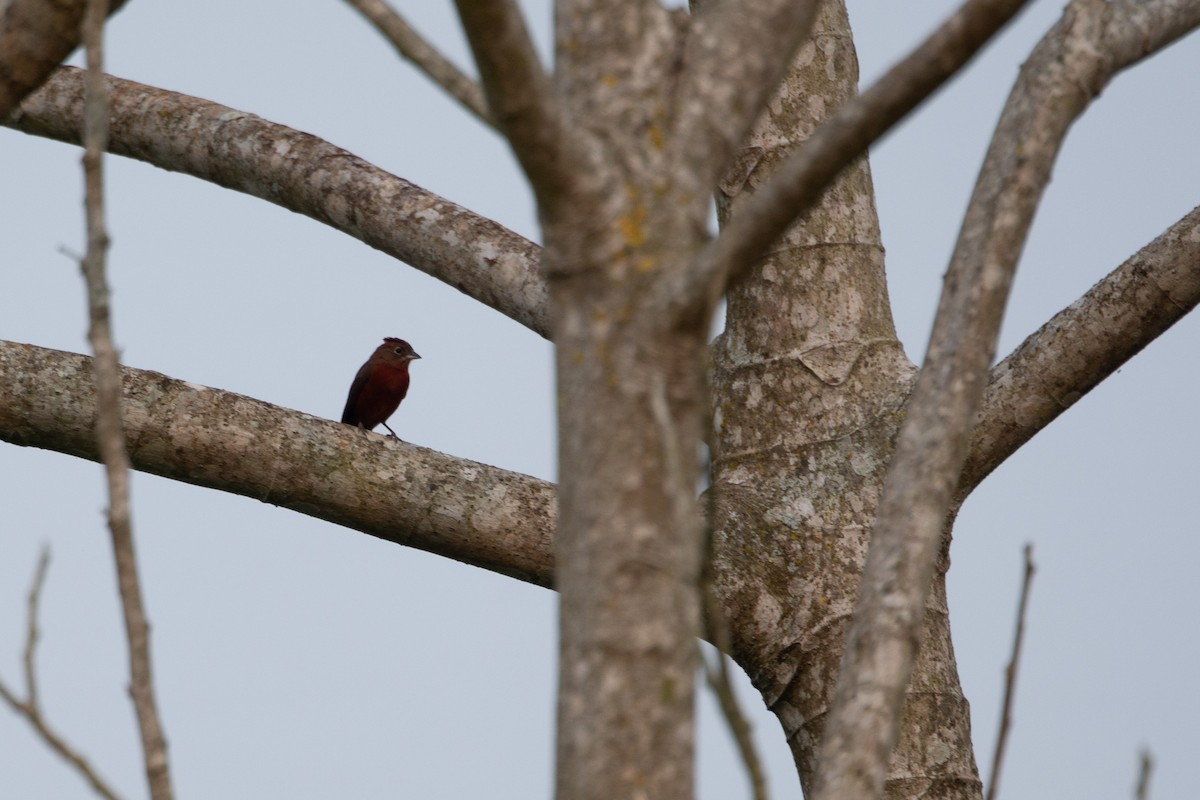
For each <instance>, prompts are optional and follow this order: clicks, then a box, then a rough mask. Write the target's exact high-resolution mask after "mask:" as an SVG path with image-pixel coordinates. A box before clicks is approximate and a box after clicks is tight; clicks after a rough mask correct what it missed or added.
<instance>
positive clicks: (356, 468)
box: [0, 341, 556, 586]
mask: <svg viewBox="0 0 1200 800" xmlns="http://www.w3.org/2000/svg"><path fill="white" fill-rule="evenodd" d="M122 374H123V379H124V394H123V397H122V408H123V411H124V424H125V437H126V447H127V448H128V450H129V459H130V463H131V464H132V465H133V468H134V469H138V470H141V471H143V472H149V473H153V474H155V475H161V476H163V477H165V478H171V479H173V480H177V481H183V482H185V483H191V484H195V485H196V486H203V487H206V488H209V489H217V490H219V491H223V492H231V493H233V494H240V495H243V496H245V497H252V498H254V499H255V500H259V501H261V502H264V503H270V504H271V505H275V506H279V507H281V508H287V509H290V510H292V511H297V512H299V513H301V514H308V515H309V516H313V517H317V518H319V519H324V520H328V521H330V522H334V523H337V524H338V525H344V526H346V527H348V528H353V529H355V530H358V531H362V532H364V533H369V534H371V535H372V536H377V537H379V538H380V539H385V540H387V541H390V542H396V543H397V544H404V545H408V546H409V547H416V548H418V549H421V550H427V551H429V552H431V553H437V554H439V555H444V556H446V557H447V558H453V559H456V560H458V561H462V562H465V563H467V564H473V565H475V566H478V567H483V568H484V569H489V570H492V571H494V572H498V573H501V574H503V575H511V576H513V577H515V578H520V579H521V580H525V581H529V582H530V583H534V584H537V585H539V586H550V585H552V584H553V571H554V556H553V551H554V525H555V517H556V514H555V501H554V486H553V485H551V484H548V483H546V482H544V481H539V480H536V479H534V478H530V477H527V476H524V475H519V474H517V473H514V472H508V471H507V470H502V469H497V468H496V467H490V466H487V465H486V464H480V463H477V462H474V461H468V460H466V459H461V458H453V457H451V456H447V455H443V454H441V453H437V452H434V451H432V450H427V449H425V448H423V447H417V446H415V445H411V444H406V443H404V442H398V441H394V440H392V439H389V438H388V437H386V436H382V435H379V434H374V433H367V432H365V431H362V430H360V429H357V428H352V427H350V426H349V425H342V424H341V423H339V422H334V421H332V420H326V419H321V418H319V417H314V416H312V415H310V414H302V413H300V412H298V411H292V410H290V409H286V408H280V407H278V406H273V405H271V404H269V403H264V402H262V401H260V400H253V399H251V398H249V397H244V396H242V395H239V394H234V393H233V392H225V391H221V390H220V389H210V388H208V387H205V386H198V385H196V384H194V383H187V382H185V381H180V380H174V379H172V378H168V377H167V376H165V375H162V374H159V373H157V372H147V371H144V370H137V369H129V368H125V369H123V370H122ZM0 386H3V391H0V440H3V441H6V442H10V443H12V444H15V445H21V446H27V447H41V448H44V449H47V450H55V451H58V452H60V453H67V454H69V455H73V456H78V457H80V458H86V459H89V460H92V461H95V460H97V459H98V453H97V450H96V441H95V436H94V430H93V422H94V419H95V413H96V408H95V391H94V388H93V386H92V382H91V359H89V358H87V357H85V356H80V355H76V354H74V353H63V352H61V351H58V350H47V349H44V348H40V347H33V346H32V345H27V344H17V343H14V342H4V341H0Z"/></svg>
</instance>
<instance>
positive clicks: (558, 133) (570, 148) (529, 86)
mask: <svg viewBox="0 0 1200 800" xmlns="http://www.w3.org/2000/svg"><path fill="white" fill-rule="evenodd" d="M455 5H456V6H457V7H458V16H459V19H461V20H462V25H463V30H464V31H466V34H467V40H468V41H469V42H470V43H471V50H472V51H473V52H474V53H475V63H476V65H477V66H478V67H479V76H480V79H481V80H482V81H483V90H484V92H485V93H486V94H487V100H488V107H489V108H490V109H491V111H492V116H493V117H495V120H496V126H497V127H498V128H499V129H500V131H501V132H502V133H503V134H504V136H505V138H507V139H508V143H509V144H510V145H511V146H512V149H513V153H515V154H516V156H517V160H518V161H519V162H520V163H521V166H522V168H524V170H525V174H526V175H527V176H528V178H529V182H530V184H531V185H532V186H533V190H534V193H535V194H536V195H537V198H538V207H539V209H540V210H541V211H542V213H543V214H544V213H547V212H552V211H553V210H554V208H555V207H556V206H557V204H558V203H559V202H561V197H562V196H563V195H565V194H568V193H569V192H570V190H571V188H572V185H573V181H574V170H575V169H578V168H579V167H580V165H581V164H582V163H583V159H582V155H581V153H580V152H579V151H580V148H579V147H578V144H577V142H576V139H575V136H576V134H575V132H574V131H572V130H570V129H568V128H567V126H566V125H565V124H564V123H563V110H562V108H561V106H559V104H558V103H557V102H556V99H555V95H554V90H553V87H552V86H551V83H550V79H549V77H548V76H547V75H546V72H545V70H544V69H542V65H541V62H540V61H539V60H538V56H537V52H536V51H535V50H534V49H533V40H532V38H530V36H529V31H528V30H527V29H526V27H525V20H524V18H523V17H522V15H521V9H520V7H519V6H518V5H517V4H516V0H456V2H455Z"/></svg>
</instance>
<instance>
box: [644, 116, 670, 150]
mask: <svg viewBox="0 0 1200 800" xmlns="http://www.w3.org/2000/svg"><path fill="white" fill-rule="evenodd" d="M646 133H648V134H649V135H650V146H651V147H653V148H654V149H655V150H658V151H659V152H662V151H663V150H664V149H665V148H666V146H667V134H666V133H665V132H664V131H663V129H662V126H661V125H659V124H658V123H657V122H654V123H651V124H650V129H649V130H647V131H646Z"/></svg>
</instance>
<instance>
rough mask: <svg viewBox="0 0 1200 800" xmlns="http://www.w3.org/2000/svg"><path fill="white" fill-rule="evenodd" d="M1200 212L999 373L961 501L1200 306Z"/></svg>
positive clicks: (1043, 331)
mask: <svg viewBox="0 0 1200 800" xmlns="http://www.w3.org/2000/svg"><path fill="white" fill-rule="evenodd" d="M1197 264H1200V208H1196V209H1194V210H1193V211H1192V212H1191V213H1189V214H1187V215H1186V216H1184V217H1183V218H1182V219H1181V220H1179V221H1178V222H1176V223H1175V224H1174V225H1172V226H1171V227H1170V228H1168V229H1167V230H1166V231H1165V232H1164V233H1163V234H1162V235H1161V236H1159V237H1158V238H1157V239H1155V240H1154V241H1153V242H1151V243H1150V244H1148V245H1146V246H1145V247H1144V248H1142V249H1141V251H1139V252H1138V253H1137V254H1136V255H1134V256H1133V257H1132V258H1130V259H1129V260H1128V261H1126V262H1125V263H1124V264H1122V265H1121V266H1120V267H1118V268H1117V269H1115V270H1113V271H1112V273H1110V274H1109V275H1108V276H1106V277H1105V278H1104V279H1103V280H1101V281H1100V282H1099V283H1097V284H1096V285H1095V286H1093V287H1092V288H1091V289H1089V290H1088V292H1087V293H1086V294H1085V295H1083V297H1081V298H1079V299H1078V300H1076V301H1075V302H1074V303H1072V304H1071V305H1070V306H1068V307H1067V308H1064V309H1063V310H1062V311H1060V312H1058V313H1057V314H1055V315H1054V317H1053V318H1052V319H1051V320H1050V321H1049V322H1047V323H1046V324H1045V325H1043V326H1042V327H1041V328H1040V329H1039V330H1038V331H1037V332H1035V333H1034V334H1032V335H1031V336H1030V337H1029V338H1027V339H1026V340H1025V341H1024V342H1022V343H1021V346H1020V347H1018V348H1017V349H1016V350H1014V351H1013V352H1012V354H1011V355H1009V356H1008V358H1006V359H1004V360H1003V361H1001V362H1000V363H999V364H997V365H996V366H995V367H994V368H993V369H992V373H991V380H990V381H989V383H988V387H987V389H986V390H985V391H984V394H983V401H982V403H981V405H980V408H979V413H978V414H977V415H976V418H975V429H974V431H973V432H972V435H971V452H970V454H969V455H968V456H967V461H966V464H964V465H963V471H962V477H961V479H960V481H959V485H958V493H957V498H958V500H960V501H961V500H962V499H963V498H965V497H966V496H967V495H968V494H970V492H971V491H972V490H973V489H974V488H975V487H976V486H978V485H979V484H980V482H982V481H983V479H984V478H986V477H987V476H988V475H989V474H990V473H991V471H992V470H993V469H995V468H996V467H997V466H999V465H1000V464H1001V463H1002V462H1003V461H1004V460H1005V459H1006V458H1008V457H1009V456H1010V455H1012V454H1013V453H1014V452H1015V451H1016V450H1017V448H1019V447H1020V446H1021V445H1023V444H1024V443H1025V442H1027V441H1029V439H1030V438H1032V437H1033V436H1034V435H1035V434H1037V432H1038V431H1040V430H1042V429H1043V428H1045V427H1046V426H1047V425H1049V424H1050V423H1051V422H1052V421H1053V420H1054V419H1056V418H1057V417H1058V415H1059V414H1061V413H1062V412H1063V411H1065V410H1067V409H1068V408H1070V407H1071V406H1072V405H1074V404H1075V402H1076V401H1078V400H1079V398H1081V397H1083V396H1084V395H1085V394H1087V393H1088V392H1089V391H1091V390H1092V389H1093V388H1095V387H1096V386H1097V385H1098V384H1099V383H1100V382H1101V381H1102V380H1104V379H1105V378H1107V377H1108V376H1109V375H1111V374H1112V373H1113V372H1115V371H1116V369H1117V368H1118V367H1120V366H1121V365H1122V364H1124V363H1125V362H1126V361H1128V360H1129V359H1130V358H1132V357H1133V356H1134V355H1136V354H1137V353H1138V352H1139V351H1140V350H1141V349H1142V348H1143V347H1145V346H1146V345H1148V344H1149V343H1150V342H1152V341H1154V340H1155V339H1157V338H1158V337H1159V336H1161V335H1162V334H1163V333H1164V332H1166V331H1167V329H1169V328H1170V327H1171V326H1172V325H1174V324H1175V323H1176V322H1178V321H1179V320H1180V319H1182V318H1183V316H1184V315H1185V314H1187V313H1188V312H1189V311H1191V310H1192V309H1193V308H1195V307H1196V304H1197V303H1200V270H1197V269H1196V265H1197Z"/></svg>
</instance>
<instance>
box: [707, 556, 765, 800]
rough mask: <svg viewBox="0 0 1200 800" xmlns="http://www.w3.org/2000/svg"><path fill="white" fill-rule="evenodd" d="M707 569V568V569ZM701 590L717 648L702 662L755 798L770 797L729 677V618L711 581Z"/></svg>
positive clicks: (709, 629)
mask: <svg viewBox="0 0 1200 800" xmlns="http://www.w3.org/2000/svg"><path fill="white" fill-rule="evenodd" d="M706 563H708V562H706ZM707 571H708V568H707V567H706V568H705V572H707ZM701 592H702V593H703V597H704V613H705V618H706V619H707V621H708V625H707V627H708V636H709V638H710V639H711V640H712V643H713V645H714V646H715V647H716V648H717V653H716V659H715V663H713V662H710V661H709V660H708V659H706V658H704V654H703V652H702V653H701V654H700V661H701V663H703V664H704V674H705V677H706V678H707V679H708V686H709V688H710V689H712V691H713V694H715V695H716V696H717V703H718V705H720V707H721V713H722V714H724V715H725V722H726V723H727V724H728V725H729V732H730V733H731V734H732V735H733V741H734V743H735V744H737V749H738V754H739V755H741V757H742V763H743V764H744V765H745V766H746V775H747V777H749V778H750V790H751V793H752V794H753V797H754V800H768V798H769V797H770V794H769V793H768V791H767V776H766V775H765V774H764V773H763V768H762V760H761V759H760V758H759V757H758V749H757V748H756V747H755V746H754V737H753V736H752V735H751V730H750V722H749V720H747V719H746V715H745V714H743V713H742V709H741V706H740V705H739V704H738V699H737V694H736V693H735V692H734V690H733V682H732V680H730V677H729V660H730V659H729V655H728V653H729V648H730V647H731V643H730V636H729V621H728V620H727V619H726V618H725V612H724V609H722V607H721V601H720V599H719V598H718V597H717V595H716V593H715V592H714V591H713V589H712V584H711V581H709V580H707V579H705V580H702V581H701Z"/></svg>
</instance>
